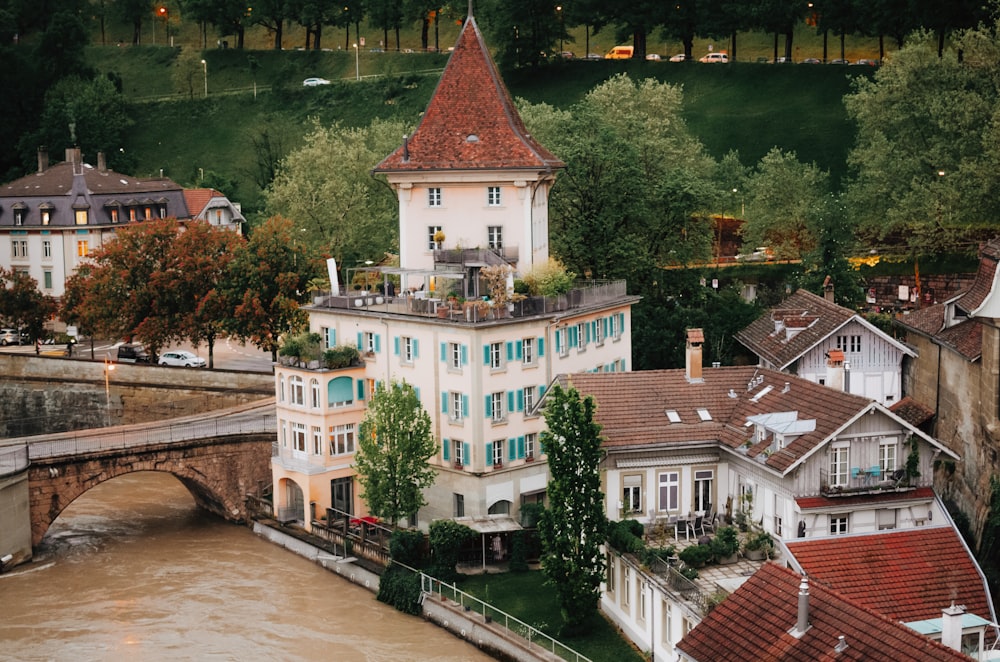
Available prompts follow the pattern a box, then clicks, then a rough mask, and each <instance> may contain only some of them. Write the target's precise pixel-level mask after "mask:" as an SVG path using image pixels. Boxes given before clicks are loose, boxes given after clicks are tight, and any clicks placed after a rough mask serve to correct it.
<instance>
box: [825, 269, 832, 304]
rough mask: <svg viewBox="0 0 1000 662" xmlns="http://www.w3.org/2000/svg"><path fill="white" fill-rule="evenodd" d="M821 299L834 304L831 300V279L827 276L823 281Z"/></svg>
mask: <svg viewBox="0 0 1000 662" xmlns="http://www.w3.org/2000/svg"><path fill="white" fill-rule="evenodd" d="M823 298H824V299H826V300H827V301H829V302H830V303H834V300H833V279H832V278H830V277H829V276H827V277H826V278H824V279H823Z"/></svg>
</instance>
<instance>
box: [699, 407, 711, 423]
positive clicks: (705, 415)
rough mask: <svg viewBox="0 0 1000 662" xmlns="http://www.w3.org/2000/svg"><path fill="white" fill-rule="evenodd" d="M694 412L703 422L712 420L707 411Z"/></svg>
mask: <svg viewBox="0 0 1000 662" xmlns="http://www.w3.org/2000/svg"><path fill="white" fill-rule="evenodd" d="M695 411H697V412H698V418H700V419H701V420H703V421H710V420H712V415H711V414H710V413H709V412H708V410H707V409H696V410H695Z"/></svg>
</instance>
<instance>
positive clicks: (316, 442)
mask: <svg viewBox="0 0 1000 662" xmlns="http://www.w3.org/2000/svg"><path fill="white" fill-rule="evenodd" d="M312 440H313V443H312V452H313V455H322V454H323V428H321V427H317V426H315V425H314V426H312Z"/></svg>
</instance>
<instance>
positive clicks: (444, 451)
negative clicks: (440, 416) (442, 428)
mask: <svg viewBox="0 0 1000 662" xmlns="http://www.w3.org/2000/svg"><path fill="white" fill-rule="evenodd" d="M441 455H442V456H443V457H444V461H445V462H447V461H448V460H449V459H450V458H449V457H448V456H449V455H451V442H450V441H448V440H447V439H442V440H441Z"/></svg>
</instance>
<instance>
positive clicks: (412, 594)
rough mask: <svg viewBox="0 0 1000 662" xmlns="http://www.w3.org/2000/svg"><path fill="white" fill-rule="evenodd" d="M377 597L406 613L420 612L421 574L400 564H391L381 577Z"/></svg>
mask: <svg viewBox="0 0 1000 662" xmlns="http://www.w3.org/2000/svg"><path fill="white" fill-rule="evenodd" d="M376 599H377V600H378V601H379V602H384V603H385V604H387V605H392V606H393V607H395V608H396V609H397V610H398V611H401V612H403V613H404V614H413V615H417V614H419V613H420V575H418V574H416V573H414V572H410V571H409V570H407V569H406V568H404V567H402V566H398V565H395V564H393V565H390V566H389V567H388V568H387V569H386V571H385V572H384V573H382V577H381V579H379V585H378V595H377V596H376Z"/></svg>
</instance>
